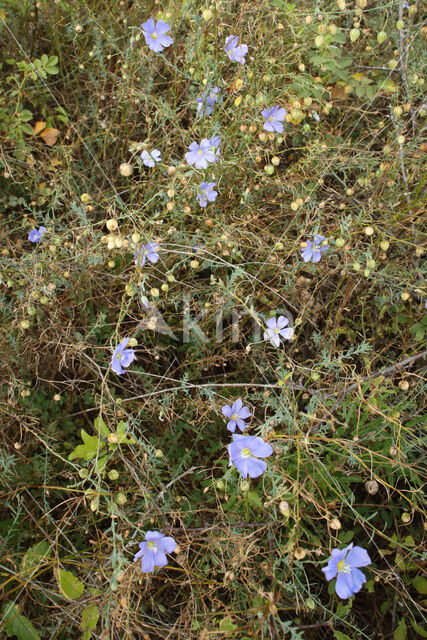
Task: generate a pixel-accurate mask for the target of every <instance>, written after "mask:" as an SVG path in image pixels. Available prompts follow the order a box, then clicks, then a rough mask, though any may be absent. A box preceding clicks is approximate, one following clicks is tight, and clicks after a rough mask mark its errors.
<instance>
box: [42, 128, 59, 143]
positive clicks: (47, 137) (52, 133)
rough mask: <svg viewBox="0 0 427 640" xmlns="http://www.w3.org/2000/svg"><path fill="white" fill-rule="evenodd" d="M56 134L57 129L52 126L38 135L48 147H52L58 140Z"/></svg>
mask: <svg viewBox="0 0 427 640" xmlns="http://www.w3.org/2000/svg"><path fill="white" fill-rule="evenodd" d="M58 136H59V130H58V129H54V128H53V127H48V128H47V129H45V130H44V131H42V132H41V134H40V137H41V138H43V140H44V142H45V143H46V144H47V146H48V147H52V146H53V145H54V144H55V142H56V141H57V140H58Z"/></svg>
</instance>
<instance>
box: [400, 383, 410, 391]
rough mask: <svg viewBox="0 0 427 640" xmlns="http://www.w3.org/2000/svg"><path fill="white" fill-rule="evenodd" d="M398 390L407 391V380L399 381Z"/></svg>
mask: <svg viewBox="0 0 427 640" xmlns="http://www.w3.org/2000/svg"><path fill="white" fill-rule="evenodd" d="M399 389H400V390H401V391H408V389H409V382H408V381H407V380H401V381H400V382H399Z"/></svg>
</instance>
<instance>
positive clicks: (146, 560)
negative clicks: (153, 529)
mask: <svg viewBox="0 0 427 640" xmlns="http://www.w3.org/2000/svg"><path fill="white" fill-rule="evenodd" d="M141 569H142V570H143V572H144V573H151V572H152V571H154V553H153V552H152V551H147V553H146V554H145V555H144V556H143V557H142V559H141Z"/></svg>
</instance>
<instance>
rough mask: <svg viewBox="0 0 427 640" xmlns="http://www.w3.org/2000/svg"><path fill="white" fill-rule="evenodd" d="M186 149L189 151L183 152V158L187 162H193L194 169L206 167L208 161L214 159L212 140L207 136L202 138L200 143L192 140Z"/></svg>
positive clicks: (191, 163)
mask: <svg viewBox="0 0 427 640" xmlns="http://www.w3.org/2000/svg"><path fill="white" fill-rule="evenodd" d="M187 149H188V150H189V151H188V152H187V153H186V154H185V159H186V160H187V162H188V164H190V165H193V164H194V166H195V167H196V169H206V168H207V166H208V163H209V162H215V160H216V155H215V149H213V150H212V142H211V141H210V140H208V139H207V138H203V140H202V141H201V143H200V145H198V144H197V142H192V143H191V144H190V146H189V147H187Z"/></svg>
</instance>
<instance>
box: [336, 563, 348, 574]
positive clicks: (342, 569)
mask: <svg viewBox="0 0 427 640" xmlns="http://www.w3.org/2000/svg"><path fill="white" fill-rule="evenodd" d="M337 569H338V573H350V571H351V567H350V565H349V564H347V563H346V562H345V560H340V561H339V562H338V566H337Z"/></svg>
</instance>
